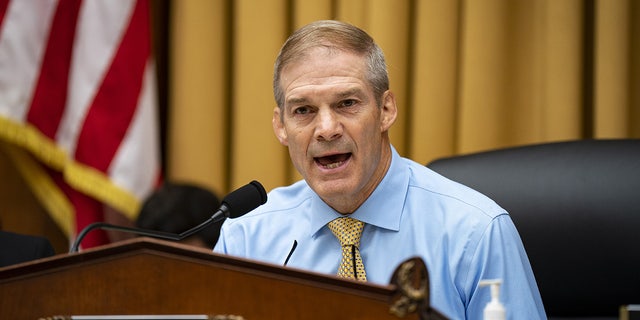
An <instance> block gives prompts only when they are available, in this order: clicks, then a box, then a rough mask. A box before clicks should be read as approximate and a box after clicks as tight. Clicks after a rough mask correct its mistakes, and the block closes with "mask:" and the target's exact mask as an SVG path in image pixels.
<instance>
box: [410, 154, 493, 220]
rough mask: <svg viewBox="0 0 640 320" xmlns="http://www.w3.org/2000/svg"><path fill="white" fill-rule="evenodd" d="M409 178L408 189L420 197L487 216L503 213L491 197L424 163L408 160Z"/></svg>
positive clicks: (491, 216)
mask: <svg viewBox="0 0 640 320" xmlns="http://www.w3.org/2000/svg"><path fill="white" fill-rule="evenodd" d="M409 167H410V170H411V178H410V181H409V189H410V191H411V192H412V193H414V194H415V193H417V194H421V196H419V197H420V198H425V199H431V200H430V201H439V202H441V203H444V204H451V205H456V206H463V207H468V208H469V211H477V212H478V213H482V214H484V215H487V216H488V217H489V218H493V217H495V216H498V215H501V214H505V213H506V210H505V209H503V208H502V207H500V206H499V205H498V204H497V203H496V202H495V201H494V200H493V199H491V198H489V197H488V196H486V195H484V194H482V193H480V192H479V191H477V190H475V189H472V188H470V187H468V186H466V185H464V184H462V183H459V182H457V181H454V180H451V179H449V178H447V177H445V176H443V175H441V174H439V173H437V172H435V171H433V170H431V169H429V168H427V167H426V166H424V165H420V164H418V163H416V162H414V161H411V160H409Z"/></svg>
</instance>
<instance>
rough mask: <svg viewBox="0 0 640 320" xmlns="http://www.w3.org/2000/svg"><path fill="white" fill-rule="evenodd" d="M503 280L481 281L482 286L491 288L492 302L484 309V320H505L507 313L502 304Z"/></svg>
mask: <svg viewBox="0 0 640 320" xmlns="http://www.w3.org/2000/svg"><path fill="white" fill-rule="evenodd" d="M500 284H502V280H501V279H492V280H481V281H480V286H481V287H485V286H491V301H489V303H487V306H486V307H484V320H505V319H506V311H505V309H504V306H503V305H502V303H501V302H500Z"/></svg>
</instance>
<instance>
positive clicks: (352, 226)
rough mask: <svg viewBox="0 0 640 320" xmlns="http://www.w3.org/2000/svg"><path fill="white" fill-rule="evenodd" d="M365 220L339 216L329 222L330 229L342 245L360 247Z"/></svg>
mask: <svg viewBox="0 0 640 320" xmlns="http://www.w3.org/2000/svg"><path fill="white" fill-rule="evenodd" d="M363 228H364V222H362V221H360V220H356V219H353V218H346V217H345V218H337V219H335V220H333V221H331V222H329V229H330V230H331V232H333V234H334V235H335V236H336V238H338V241H340V246H343V247H344V246H349V245H350V246H356V247H360V236H361V235H362V229H363Z"/></svg>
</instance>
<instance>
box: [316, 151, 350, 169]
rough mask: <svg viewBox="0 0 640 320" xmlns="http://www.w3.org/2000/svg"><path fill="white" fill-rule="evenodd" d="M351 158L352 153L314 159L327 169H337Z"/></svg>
mask: <svg viewBox="0 0 640 320" xmlns="http://www.w3.org/2000/svg"><path fill="white" fill-rule="evenodd" d="M349 158H351V153H340V154H334V155H330V156H326V157H317V158H314V160H315V161H316V163H317V164H319V165H320V166H321V167H323V168H325V169H335V168H337V167H339V166H341V165H342V164H343V163H344V162H345V161H347V160H349Z"/></svg>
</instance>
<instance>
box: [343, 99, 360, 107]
mask: <svg viewBox="0 0 640 320" xmlns="http://www.w3.org/2000/svg"><path fill="white" fill-rule="evenodd" d="M356 103H358V101H356V100H354V99H347V100H344V101H342V106H343V107H353V106H354V105H356Z"/></svg>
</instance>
